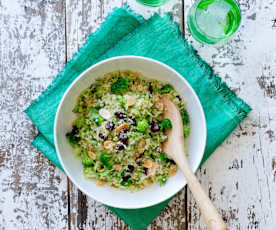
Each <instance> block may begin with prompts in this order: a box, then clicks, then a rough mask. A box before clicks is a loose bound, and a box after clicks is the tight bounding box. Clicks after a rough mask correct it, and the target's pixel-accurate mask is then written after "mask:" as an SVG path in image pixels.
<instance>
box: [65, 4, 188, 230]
mask: <svg viewBox="0 0 276 230" xmlns="http://www.w3.org/2000/svg"><path fill="white" fill-rule="evenodd" d="M123 4H128V5H129V6H130V7H131V8H132V9H133V10H134V11H135V12H137V13H139V14H142V15H143V16H144V17H146V18H149V17H150V16H151V15H152V14H153V13H154V12H159V13H160V14H161V15H164V14H165V13H167V12H171V13H172V14H173V16H174V19H175V21H177V22H181V19H182V1H181V0H170V1H169V2H168V3H167V4H165V5H164V6H161V7H158V8H151V7H146V6H143V5H141V4H140V3H137V2H136V1H90V0H85V1H77V0H67V3H66V11H67V13H66V21H67V54H68V58H69V59H70V58H71V57H72V55H73V53H74V52H76V51H77V50H78V48H79V47H80V46H81V44H83V42H84V41H85V39H86V37H87V35H88V34H89V33H91V32H93V31H95V30H96V29H97V28H98V27H99V26H100V24H101V23H102V22H103V21H104V19H105V17H106V16H107V14H108V13H110V12H111V11H112V9H113V8H114V7H121V6H122V5H123ZM184 197H185V191H184V190H183V191H182V192H180V193H179V194H178V196H177V198H176V199H174V200H173V201H172V202H171V203H170V205H169V206H168V207H167V208H166V209H165V210H164V212H162V213H161V215H160V216H159V217H158V218H157V219H156V220H155V221H154V223H153V224H152V225H151V226H150V227H149V229H172V228H176V229H185V224H186V223H185V199H184ZM70 201H71V202H70V210H71V215H70V217H71V229H76V228H84V229H89V228H92V229H129V228H128V227H127V226H126V225H125V224H124V222H122V221H121V220H120V219H119V218H118V217H117V216H115V215H114V214H113V213H111V212H110V211H109V210H108V209H106V208H105V207H104V206H103V205H102V204H100V203H98V202H96V201H94V200H92V199H90V198H89V197H86V196H83V195H82V194H81V193H80V192H79V191H78V190H77V188H76V187H75V186H74V185H73V184H70ZM179 207H180V208H179Z"/></svg>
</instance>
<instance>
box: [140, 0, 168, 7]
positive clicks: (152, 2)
mask: <svg viewBox="0 0 276 230" xmlns="http://www.w3.org/2000/svg"><path fill="white" fill-rule="evenodd" d="M137 1H138V2H141V3H143V4H144V5H148V6H160V5H162V4H164V3H165V2H166V1H167V0H137Z"/></svg>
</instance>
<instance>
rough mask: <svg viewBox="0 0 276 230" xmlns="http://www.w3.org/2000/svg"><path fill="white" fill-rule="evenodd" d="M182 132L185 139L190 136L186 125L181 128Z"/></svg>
mask: <svg viewBox="0 0 276 230" xmlns="http://www.w3.org/2000/svg"><path fill="white" fill-rule="evenodd" d="M183 132H184V137H187V136H189V135H190V128H189V126H188V125H184V126H183Z"/></svg>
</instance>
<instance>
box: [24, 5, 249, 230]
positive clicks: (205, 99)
mask: <svg viewBox="0 0 276 230" xmlns="http://www.w3.org/2000/svg"><path fill="white" fill-rule="evenodd" d="M120 55H140V56H146V57H150V58H154V59H156V60H159V61H161V62H164V63H166V64H167V65H169V66H171V67H172V68H174V69H175V70H176V71H178V72H179V73H180V74H181V75H182V76H183V77H185V78H186V79H187V81H188V82H189V83H190V84H191V86H192V87H193V89H194V90H195V92H196V93H197V95H198V97H199V99H200V101H201V103H202V105H203V109H204V112H205V115H206V120H207V145H206V150H205V154H204V158H203V161H202V163H203V162H204V161H205V160H206V159H207V158H208V157H209V156H210V155H211V154H212V153H213V151H214V150H215V149H216V148H217V147H218V146H219V145H220V144H221V143H222V142H223V141H224V140H225V138H226V137H227V136H228V135H229V134H230V133H231V132H232V131H233V130H234V129H235V128H236V127H237V125H238V124H239V123H240V122H241V121H242V120H243V119H244V118H245V117H246V116H247V114H248V112H249V111H250V107H249V106H248V105H247V104H246V103H244V102H243V101H242V100H241V99H239V98H237V97H236V95H235V94H234V93H233V92H232V91H231V90H230V89H229V88H228V87H227V86H226V84H225V83H223V82H221V79H220V78H219V77H218V76H216V75H215V74H214V73H213V71H212V69H211V68H210V67H209V66H208V65H207V64H206V63H205V62H204V61H203V60H202V59H201V58H200V57H199V56H198V55H197V54H196V52H195V50H194V49H193V47H192V46H190V45H189V44H188V43H187V41H186V40H185V38H184V37H183V36H182V34H181V32H180V30H179V27H178V25H177V24H175V23H173V21H172V18H171V16H170V15H167V16H166V17H163V18H162V17H160V16H159V15H158V14H155V15H154V16H153V17H151V18H150V19H149V20H144V19H143V18H142V17H141V16H138V15H136V14H134V13H133V12H132V11H131V10H129V8H128V7H124V8H116V9H115V10H114V11H113V12H112V13H111V14H110V15H109V16H108V17H107V19H106V21H105V22H104V23H103V24H102V26H101V28H100V29H98V30H97V31H96V32H95V33H92V34H90V35H89V36H88V39H87V41H86V42H85V44H84V45H83V46H82V47H81V49H80V50H79V51H78V52H77V53H76V54H75V55H74V56H73V58H72V60H71V61H69V62H68V63H67V64H66V66H65V68H64V69H63V70H62V71H61V73H60V74H59V75H58V76H57V77H56V78H55V79H54V80H53V82H52V83H51V85H50V86H49V87H48V88H47V89H46V90H45V91H44V92H43V93H42V94H41V95H40V96H39V97H38V98H37V99H36V100H35V101H34V102H33V103H32V104H31V105H30V106H29V108H27V109H26V111H25V113H26V114H27V115H28V116H29V118H30V119H31V120H32V121H33V123H34V124H35V125H36V127H37V128H38V130H39V132H40V134H39V135H38V136H37V137H36V139H35V140H34V142H33V143H32V144H33V145H34V146H36V147H37V149H39V150H40V151H41V152H42V153H43V154H44V155H45V156H46V157H47V158H48V159H49V160H51V161H52V162H53V163H54V164H55V165H57V166H58V167H59V168H60V169H62V167H61V165H60V163H59V161H58V158H57V155H56V152H55V147H54V137H53V127H54V119H55V114H56V110H57V107H58V105H59V103H60V100H61V98H62V96H63V94H64V92H65V91H66V89H67V88H68V87H69V85H70V84H71V83H72V81H73V80H74V79H75V78H76V77H78V76H79V75H80V74H81V73H82V72H83V71H84V70H86V69H87V68H88V67H90V66H91V65H93V64H95V63H97V62H99V61H101V60H104V59H106V58H110V57H114V56H120ZM168 202H169V200H167V201H164V202H163V203H160V204H157V205H155V206H152V207H149V208H143V209H135V210H127V209H118V208H112V207H108V208H109V209H110V210H112V211H113V212H114V213H116V214H117V215H118V216H119V217H120V218H121V219H123V220H124V221H125V222H126V223H127V224H128V225H129V226H130V227H131V228H132V229H133V230H142V229H145V228H146V227H147V226H148V225H149V224H150V223H151V222H152V221H153V219H154V218H155V217H156V216H158V214H159V213H160V212H161V210H162V209H163V208H164V207H165V206H166V205H167V204H168Z"/></svg>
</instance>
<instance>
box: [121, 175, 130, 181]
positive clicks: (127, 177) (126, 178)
mask: <svg viewBox="0 0 276 230" xmlns="http://www.w3.org/2000/svg"><path fill="white" fill-rule="evenodd" d="M130 177H131V176H130V175H127V176H124V177H123V182H127V181H128V179H129V178H130Z"/></svg>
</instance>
